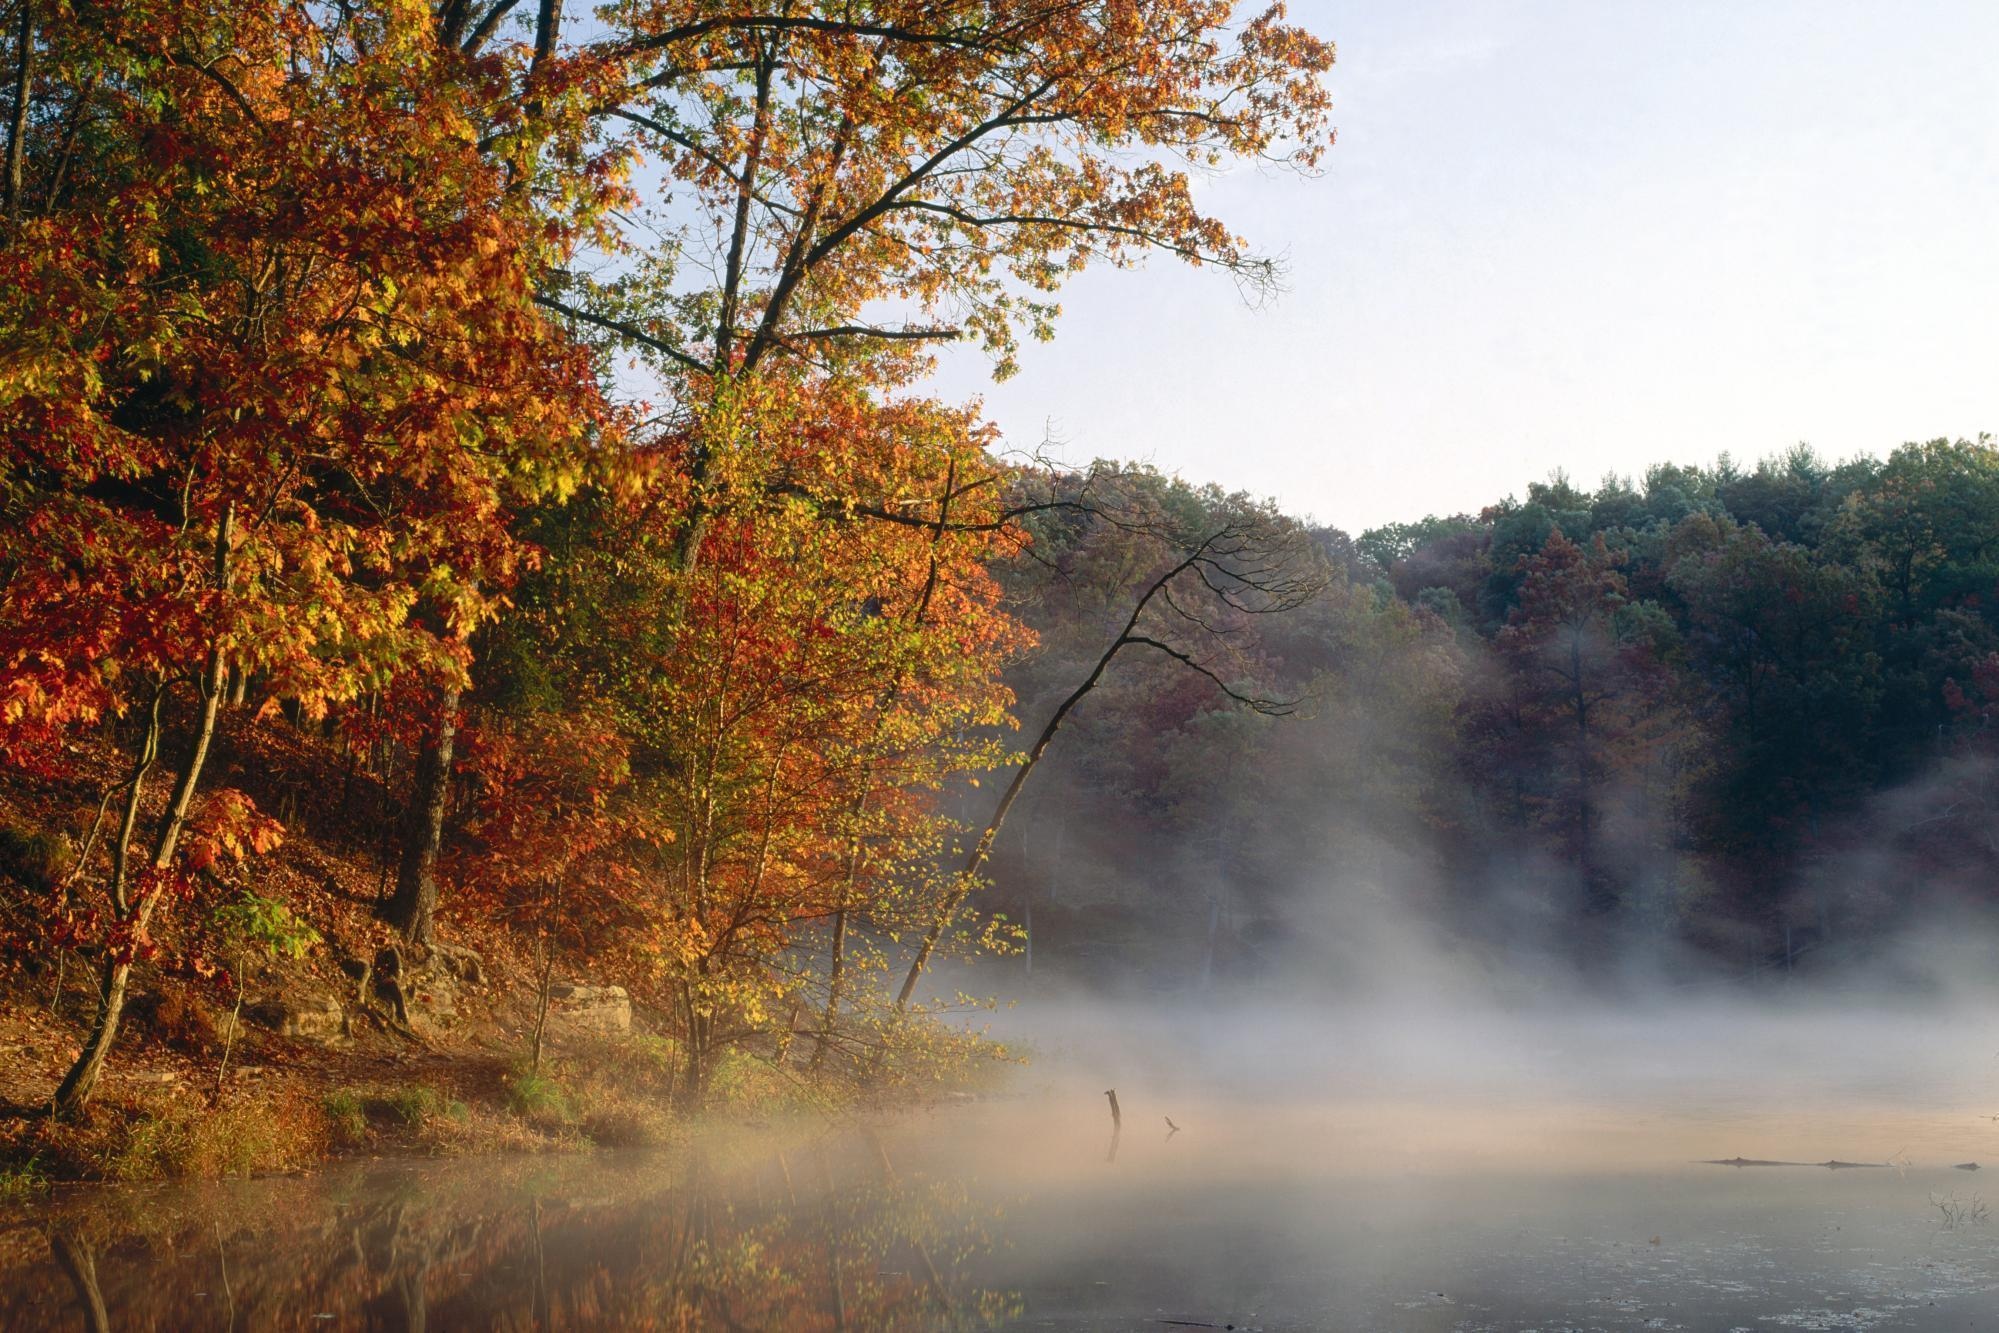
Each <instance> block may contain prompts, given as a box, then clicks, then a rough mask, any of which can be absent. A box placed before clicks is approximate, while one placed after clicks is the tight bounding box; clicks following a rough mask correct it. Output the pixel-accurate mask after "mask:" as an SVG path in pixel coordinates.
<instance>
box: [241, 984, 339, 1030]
mask: <svg viewBox="0 0 1999 1333" xmlns="http://www.w3.org/2000/svg"><path fill="white" fill-rule="evenodd" d="M243 1017H244V1018H247V1019H248V1020H250V1021H251V1022H252V1023H255V1024H257V1025H258V1026H259V1027H266V1028H269V1029H270V1030H271V1031H273V1032H275V1033H277V1034H278V1035H279V1036H282V1037H298V1038H301V1039H303V1040H306V1041H331V1040H334V1039H335V1038H339V1037H344V1036H346V1035H347V1010H346V1009H345V1008H344V1007H342V1005H341V1003H340V1001H338V1000H336V999H334V998H333V997H332V996H330V995H277V996H273V997H272V998H270V999H268V1000H260V1001H258V1002H257V1003H256V1004H251V1005H245V1006H244V1008H243Z"/></svg>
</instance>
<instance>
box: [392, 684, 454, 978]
mask: <svg viewBox="0 0 1999 1333" xmlns="http://www.w3.org/2000/svg"><path fill="white" fill-rule="evenodd" d="M438 712H439V716H438V720H437V735H436V736H435V738H433V739H432V740H431V741H429V742H428V743H427V744H425V745H424V747H423V751H422V753H420V754H419V755H418V756H417V761H416V778H415V782H414V784H413V789H412V791H411V792H410V803H409V809H408V811H407V813H406V815H405V822H404V824H403V854H402V861H401V863H400V864H399V865H398V866H397V869H396V891H395V894H394V896H393V897H391V898H390V899H389V901H388V905H387V906H385V907H384V908H383V909H382V917H383V919H384V920H386V921H387V922H388V923H389V924H390V925H392V926H394V927H395V928H396V930H397V931H398V932H400V933H401V935H402V937H403V938H404V939H405V940H407V941H409V942H410V943H411V944H418V945H422V946H423V947H424V948H426V949H427V948H429V947H430V945H431V943H432V940H433V938H434V937H433V933H432V925H431V917H432V914H433V913H434V912H435V911H436V909H437V852H438V848H439V847H440V846H442V845H443V843H444V812H445V809H446V807H447V806H448V805H449V804H450V798H451V760H452V752H453V750H454V748H455V746H456V744H457V739H458V691H457V690H456V689H455V688H447V689H446V690H445V691H444V693H443V695H442V697H441V698H440V700H439V707H438Z"/></svg>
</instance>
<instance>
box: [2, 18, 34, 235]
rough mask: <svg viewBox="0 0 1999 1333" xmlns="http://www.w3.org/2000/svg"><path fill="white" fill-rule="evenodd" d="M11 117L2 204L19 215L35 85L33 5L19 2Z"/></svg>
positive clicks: (11, 216)
mask: <svg viewBox="0 0 1999 1333" xmlns="http://www.w3.org/2000/svg"><path fill="white" fill-rule="evenodd" d="M15 42H16V47H15V53H14V115H13V120H12V121H11V123H10V124H9V125H8V126H7V183H6V198H5V200H4V201H0V203H4V205H5V208H6V212H7V216H8V217H9V218H18V217H20V216H21V195H22V192H23V190H24V189H25V183H24V178H23V175H22V171H21V165H22V163H23V161H24V160H25V159H26V156H27V147H28V95H29V94H30V93H31V92H33V91H34V86H35V6H34V0H21V26H20V29H19V31H18V32H17V33H16V34H15Z"/></svg>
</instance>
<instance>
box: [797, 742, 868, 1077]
mask: <svg viewBox="0 0 1999 1333" xmlns="http://www.w3.org/2000/svg"><path fill="white" fill-rule="evenodd" d="M873 780H874V768H873V766H872V765H869V766H867V767H866V768H864V769H863V770H862V776H861V794H860V795H859V796H857V797H855V798H854V808H853V812H852V813H853V819H854V826H855V827H854V840H853V844H852V845H851V846H850V847H848V849H847V865H846V868H845V870H844V872H843V873H842V874H841V876H840V901H839V904H838V906H837V907H836V908H835V909H834V912H833V942H832V945H831V950H830V952H831V955H832V956H831V959H830V961H829V962H828V963H827V967H826V1021H825V1022H824V1023H823V1024H821V1026H820V1032H819V1040H818V1042H817V1043H816V1044H815V1045H814V1046H813V1048H812V1064H811V1066H810V1067H811V1068H813V1069H817V1068H819V1066H820V1065H822V1064H824V1063H825V1061H826V1048H827V1047H828V1046H829V1045H830V1044H831V1043H832V1040H833V1025H834V1024H835V1023H836V1022H838V1021H839V1018H840V1001H841V1000H842V999H843V998H845V994H846V984H847V913H848V912H849V911H850V910H851V909H852V907H853V897H854V885H855V883H856V882H858V881H859V879H860V873H861V833H860V821H861V819H862V817H863V816H865V815H866V814H867V810H868V796H869V795H870V794H871V793H872V791H873Z"/></svg>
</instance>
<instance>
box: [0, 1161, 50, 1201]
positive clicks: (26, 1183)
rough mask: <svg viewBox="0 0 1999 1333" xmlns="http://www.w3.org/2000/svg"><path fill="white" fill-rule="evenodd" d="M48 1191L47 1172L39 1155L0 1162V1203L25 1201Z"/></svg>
mask: <svg viewBox="0 0 1999 1333" xmlns="http://www.w3.org/2000/svg"><path fill="white" fill-rule="evenodd" d="M48 1191H49V1173H48V1172H47V1171H46V1170H45V1169H43V1167H42V1159H41V1158H40V1157H38V1156H37V1157H30V1158H28V1159H27V1160H26V1161H24V1162H0V1204H4V1203H27V1202H29V1201H31V1200H34V1199H38V1198H40V1197H41V1196H42V1195H44V1194H46V1193H48Z"/></svg>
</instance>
